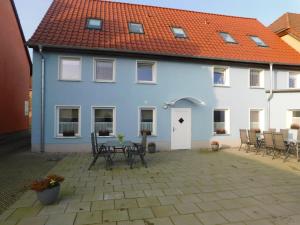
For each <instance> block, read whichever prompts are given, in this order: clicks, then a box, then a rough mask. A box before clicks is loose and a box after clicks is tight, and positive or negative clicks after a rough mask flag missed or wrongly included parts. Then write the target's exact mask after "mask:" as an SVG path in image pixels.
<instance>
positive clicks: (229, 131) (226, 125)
mask: <svg viewBox="0 0 300 225" xmlns="http://www.w3.org/2000/svg"><path fill="white" fill-rule="evenodd" d="M215 111H225V130H226V132H227V133H226V134H217V133H215V129H214V123H215V115H214V112H215ZM226 112H227V116H228V117H229V118H228V119H229V121H228V123H226ZM226 127H227V129H226ZM212 135H213V136H230V135H231V112H230V109H229V108H226V107H225V108H213V109H212Z"/></svg>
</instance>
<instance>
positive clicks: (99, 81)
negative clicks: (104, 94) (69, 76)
mask: <svg viewBox="0 0 300 225" xmlns="http://www.w3.org/2000/svg"><path fill="white" fill-rule="evenodd" d="M97 61H103V62H108V61H109V62H112V64H113V74H112V75H113V77H112V80H104V79H96V66H97ZM93 80H94V81H95V82H97V83H114V82H116V59H114V58H98V57H95V58H94V59H93Z"/></svg>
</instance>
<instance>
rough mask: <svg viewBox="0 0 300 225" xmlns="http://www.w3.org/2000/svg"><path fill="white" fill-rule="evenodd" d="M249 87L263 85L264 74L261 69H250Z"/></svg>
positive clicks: (260, 86)
mask: <svg viewBox="0 0 300 225" xmlns="http://www.w3.org/2000/svg"><path fill="white" fill-rule="evenodd" d="M250 87H252V88H263V87H264V76H263V71H262V70H258V69H250Z"/></svg>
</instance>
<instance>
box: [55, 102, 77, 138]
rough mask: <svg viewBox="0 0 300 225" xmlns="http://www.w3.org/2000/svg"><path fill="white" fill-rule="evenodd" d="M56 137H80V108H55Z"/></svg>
mask: <svg viewBox="0 0 300 225" xmlns="http://www.w3.org/2000/svg"><path fill="white" fill-rule="evenodd" d="M56 118H57V134H56V135H57V137H76V136H80V107H78V106H57V108H56Z"/></svg>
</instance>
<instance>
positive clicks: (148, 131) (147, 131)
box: [141, 130, 152, 136]
mask: <svg viewBox="0 0 300 225" xmlns="http://www.w3.org/2000/svg"><path fill="white" fill-rule="evenodd" d="M143 133H146V135H147V136H151V133H152V132H151V130H141V135H143Z"/></svg>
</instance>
